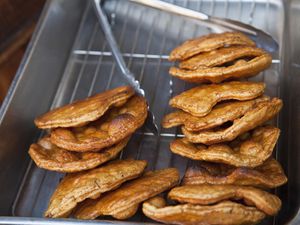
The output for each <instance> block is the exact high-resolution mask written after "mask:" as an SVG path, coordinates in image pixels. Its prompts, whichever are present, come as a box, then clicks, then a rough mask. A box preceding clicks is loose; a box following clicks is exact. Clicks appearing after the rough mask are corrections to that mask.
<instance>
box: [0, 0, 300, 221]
mask: <svg viewBox="0 0 300 225" xmlns="http://www.w3.org/2000/svg"><path fill="white" fill-rule="evenodd" d="M169 2H172V1H169ZM172 3H174V4H178V5H181V6H184V7H188V8H192V9H194V10H199V11H203V12H205V13H208V14H212V15H215V16H221V17H228V18H231V19H235V20H241V21H243V22H246V23H250V24H253V25H254V26H257V27H258V28H261V29H263V30H265V31H267V32H269V33H271V34H272V35H273V36H274V37H275V38H276V39H277V40H278V42H279V45H280V50H279V52H278V53H275V54H273V63H272V66H271V67H270V68H269V69H268V70H267V71H265V72H264V73H262V74H260V75H259V76H257V77H255V78H254V79H252V80H257V81H264V82H266V84H267V91H266V93H267V94H269V95H271V96H279V97H281V98H282V99H283V100H284V108H283V110H282V112H281V114H280V117H279V118H278V119H277V120H276V121H274V123H276V124H277V125H278V126H279V127H280V128H281V130H282V133H281V136H280V141H279V144H278V146H277V150H276V153H275V154H274V155H275V157H276V158H277V159H278V160H279V161H280V162H281V163H282V165H283V167H284V170H285V172H286V174H287V175H288V178H289V182H288V184H287V185H285V186H283V187H281V188H279V189H277V190H275V192H276V194H278V195H279V196H280V198H281V199H282V201H283V206H282V210H281V211H280V213H279V214H278V216H276V217H274V218H270V219H268V220H265V221H264V222H263V223H262V224H286V223H288V224H300V215H298V214H299V213H298V211H299V206H300V165H299V163H298V161H299V160H300V157H299V150H298V149H299V147H300V139H299V138H298V137H297V135H298V133H299V132H300V116H299V115H300V114H299V113H300V100H299V99H298V97H299V95H300V92H299V91H298V90H297V89H298V88H299V87H300V86H299V84H300V79H299V75H300V57H299V56H300V54H299V52H300V47H299V45H297V40H300V39H299V38H300V23H299V21H300V20H299V19H300V1H299V0H294V1H280V0H242V1H241V0H202V1H196V0H180V1H173V2H172ZM103 7H104V9H105V11H106V13H107V15H108V18H109V20H110V23H111V26H112V29H113V32H114V34H115V36H116V38H117V41H118V44H119V46H120V49H121V51H122V53H123V55H124V57H125V60H126V62H127V64H128V67H129V68H130V70H131V71H132V72H133V73H134V74H136V75H137V78H138V79H139V80H140V81H141V85H142V87H143V88H144V89H145V91H146V97H147V99H148V101H149V103H150V104H151V109H152V110H153V112H154V114H155V116H156V118H157V121H161V119H162V117H163V115H164V114H166V113H168V112H169V111H170V110H171V109H170V108H169V106H168V100H169V98H170V97H171V96H174V95H176V94H178V93H180V92H181V91H183V90H184V89H186V88H189V87H191V86H192V85H191V84H187V83H184V82H182V81H179V80H176V79H172V78H171V77H170V76H169V75H168V69H169V67H170V66H171V65H172V63H170V62H168V61H167V55H168V53H169V52H170V50H171V49H172V48H174V47H175V46H176V45H177V44H179V43H180V42H182V41H183V40H186V39H188V38H191V37H194V36H199V35H202V34H206V33H209V32H215V31H213V30H210V29H207V28H204V27H201V26H199V25H198V24H197V23H196V22H195V21H192V20H188V19H184V18H181V17H176V16H174V15H171V14H168V13H165V12H161V11H157V10H154V9H150V8H145V7H143V6H139V5H135V4H133V3H129V2H127V1H117V0H107V1H105V2H104V6H103ZM123 84H126V82H125V81H124V80H123V79H122V77H121V76H120V71H118V68H117V66H116V65H115V63H114V59H113V57H112V55H111V52H110V51H109V48H108V46H107V44H106V41H105V39H104V36H103V34H102V32H101V29H100V26H99V24H98V22H97V19H96V17H95V14H94V11H93V9H92V6H91V5H90V1H83V0H65V1H62V0H52V1H48V2H47V4H46V6H45V9H44V11H43V14H42V16H41V19H40V22H39V25H38V28H37V30H36V32H35V35H34V37H33V39H32V41H31V44H30V46H29V48H28V50H27V52H26V56H25V57H24V59H23V62H22V64H21V66H20V68H19V71H18V74H17V76H16V78H15V80H14V82H13V84H12V86H11V88H10V91H9V94H8V96H7V98H6V99H5V102H4V103H3V106H2V108H1V111H0V137H1V138H0V183H1V185H0V215H1V216H2V217H0V224H54V223H57V224H62V223H64V224H79V223H87V222H86V221H85V222H82V221H78V220H73V219H62V220H51V219H42V216H43V212H44V211H45V209H46V207H47V204H48V201H49V198H50V196H51V194H52V192H53V190H54V189H55V187H56V186H57V184H58V182H59V180H60V179H61V177H62V176H63V174H59V173H56V172H50V171H46V170H42V169H39V168H37V167H36V166H35V165H34V164H33V163H32V161H31V160H30V159H29V156H28V154H27V150H28V147H29V145H30V144H31V143H32V142H34V141H36V140H37V139H38V138H39V137H40V136H41V135H42V133H41V132H40V131H39V130H38V129H37V128H35V127H34V124H33V119H34V118H35V117H36V116H37V115H39V114H41V113H43V112H45V111H47V110H49V109H50V108H53V107H57V106H59V105H64V104H67V103H69V102H70V101H73V100H76V99H81V98H85V97H87V96H89V95H91V94H93V93H97V92H101V91H104V90H105V89H108V88H112V87H116V86H119V85H123ZM178 134H179V130H178V129H171V130H164V129H162V133H161V135H160V136H159V137H156V136H153V135H152V133H150V132H148V131H147V130H146V129H145V128H142V129H140V130H139V131H138V132H136V134H135V135H134V136H133V138H132V140H131V141H130V143H129V145H128V146H127V147H126V149H125V150H124V151H123V154H122V156H121V157H124V158H128V157H131V158H139V159H146V160H147V161H148V162H149V166H148V169H158V168H164V167H169V166H173V167H177V168H178V169H179V170H180V172H181V175H183V173H184V171H185V169H186V167H187V166H188V165H189V164H191V162H190V161H188V160H186V159H184V158H182V157H180V156H176V155H173V154H171V152H170V151H169V142H170V141H171V140H172V139H174V138H175V137H176V135H178ZM297 213H298V214H297ZM105 219H107V220H106V221H103V220H101V221H100V220H99V221H98V222H99V223H102V224H107V223H110V224H111V223H120V222H116V221H112V220H111V218H105ZM128 221H131V222H130V223H133V221H134V222H138V223H141V222H151V221H150V220H149V219H147V218H145V217H144V216H143V215H142V214H141V212H139V213H138V214H137V215H136V216H134V217H133V218H131V219H129V220H128ZM152 222H153V221H152ZM88 223H94V222H91V221H89V222H88ZM121 223H125V221H124V222H121ZM126 223H127V222H126Z"/></svg>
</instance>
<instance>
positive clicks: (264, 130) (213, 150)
mask: <svg viewBox="0 0 300 225" xmlns="http://www.w3.org/2000/svg"><path fill="white" fill-rule="evenodd" d="M279 133H280V130H279V129H278V128H276V127H273V126H265V127H258V128H256V129H255V130H254V131H253V132H252V133H251V134H249V137H246V138H245V139H240V140H235V141H233V142H231V143H222V144H213V145H209V146H206V145H203V144H193V143H191V142H189V141H188V140H187V139H186V138H182V139H175V140H174V141H172V142H171V144H170V149H171V151H172V152H173V153H175V154H179V155H181V156H184V157H187V158H190V159H194V160H202V161H209V162H219V163H225V164H228V165H232V166H236V167H239V166H243V167H256V166H259V165H261V164H262V163H263V162H264V161H266V160H267V159H268V158H269V157H270V156H271V155H272V152H273V149H274V147H275V145H276V142H277V139H278V137H279ZM244 136H248V135H244Z"/></svg>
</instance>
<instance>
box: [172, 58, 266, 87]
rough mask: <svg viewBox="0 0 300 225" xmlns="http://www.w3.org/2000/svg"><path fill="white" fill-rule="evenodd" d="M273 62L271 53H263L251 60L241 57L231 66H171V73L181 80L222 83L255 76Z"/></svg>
mask: <svg viewBox="0 0 300 225" xmlns="http://www.w3.org/2000/svg"><path fill="white" fill-rule="evenodd" d="M271 63H272V57H271V55H269V54H267V53H266V54H263V55H260V56H257V57H255V58H253V59H250V60H248V61H247V60H244V59H240V60H238V61H236V62H234V63H233V64H232V65H229V66H219V67H217V66H216V67H199V68H198V69H195V70H187V69H180V68H177V67H171V68H170V70H169V73H170V74H171V75H172V76H174V77H176V78H178V79H181V80H184V81H188V82H195V83H220V82H222V81H225V80H228V79H240V78H247V77H251V76H255V75H257V74H258V73H260V72H261V71H263V70H265V69H267V68H268V67H269V66H270V65H271Z"/></svg>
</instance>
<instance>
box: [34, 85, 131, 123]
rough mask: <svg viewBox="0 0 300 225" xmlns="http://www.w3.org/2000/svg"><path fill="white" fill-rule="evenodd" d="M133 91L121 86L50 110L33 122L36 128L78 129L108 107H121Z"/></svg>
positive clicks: (97, 116) (98, 116) (100, 114)
mask: <svg viewBox="0 0 300 225" xmlns="http://www.w3.org/2000/svg"><path fill="white" fill-rule="evenodd" d="M133 95H134V90H133V89H132V88H131V87H129V86H122V87H118V88H115V89H112V90H108V91H105V92H102V93H99V94H96V95H94V96H91V97H89V98H86V99H83V100H79V101H76V102H73V103H71V104H69V105H65V106H62V107H59V108H56V109H53V110H51V111H50V112H47V113H45V114H43V115H41V116H39V117H37V118H36V119H35V120H34V122H35V124H36V126H37V127H38V128H41V129H48V128H57V127H78V126H82V125H85V124H87V123H89V122H91V121H95V120H97V119H98V118H100V117H101V116H102V115H103V114H104V113H105V112H106V111H107V110H108V109H109V108H110V107H113V106H121V105H123V104H124V103H125V102H126V101H127V100H128V99H129V98H130V97H131V96H133Z"/></svg>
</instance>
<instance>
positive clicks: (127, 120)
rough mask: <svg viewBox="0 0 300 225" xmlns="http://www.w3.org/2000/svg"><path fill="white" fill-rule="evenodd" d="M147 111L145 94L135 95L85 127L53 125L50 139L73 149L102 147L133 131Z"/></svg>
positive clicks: (95, 149)
mask: <svg viewBox="0 0 300 225" xmlns="http://www.w3.org/2000/svg"><path fill="white" fill-rule="evenodd" d="M147 111H148V109H147V103H146V100H145V98H143V97H141V96H134V97H132V98H131V99H130V100H129V101H128V102H127V103H126V104H125V105H123V106H121V107H119V108H113V109H111V110H110V111H108V112H107V113H106V114H105V115H104V116H103V117H102V118H100V119H99V120H97V121H94V122H91V123H89V124H87V125H85V126H83V127H77V128H57V129H54V130H53V131H52V132H51V142H52V143H54V144H55V145H57V146H59V147H61V148H64V149H68V150H70V151H77V152H86V151H99V150H102V149H104V148H107V147H109V146H112V145H114V144H116V143H118V142H120V141H121V140H122V139H124V138H126V137H128V136H130V135H131V134H132V133H134V132H135V131H136V130H137V129H138V128H140V127H141V126H142V125H143V124H144V122H145V119H146V117H147Z"/></svg>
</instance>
